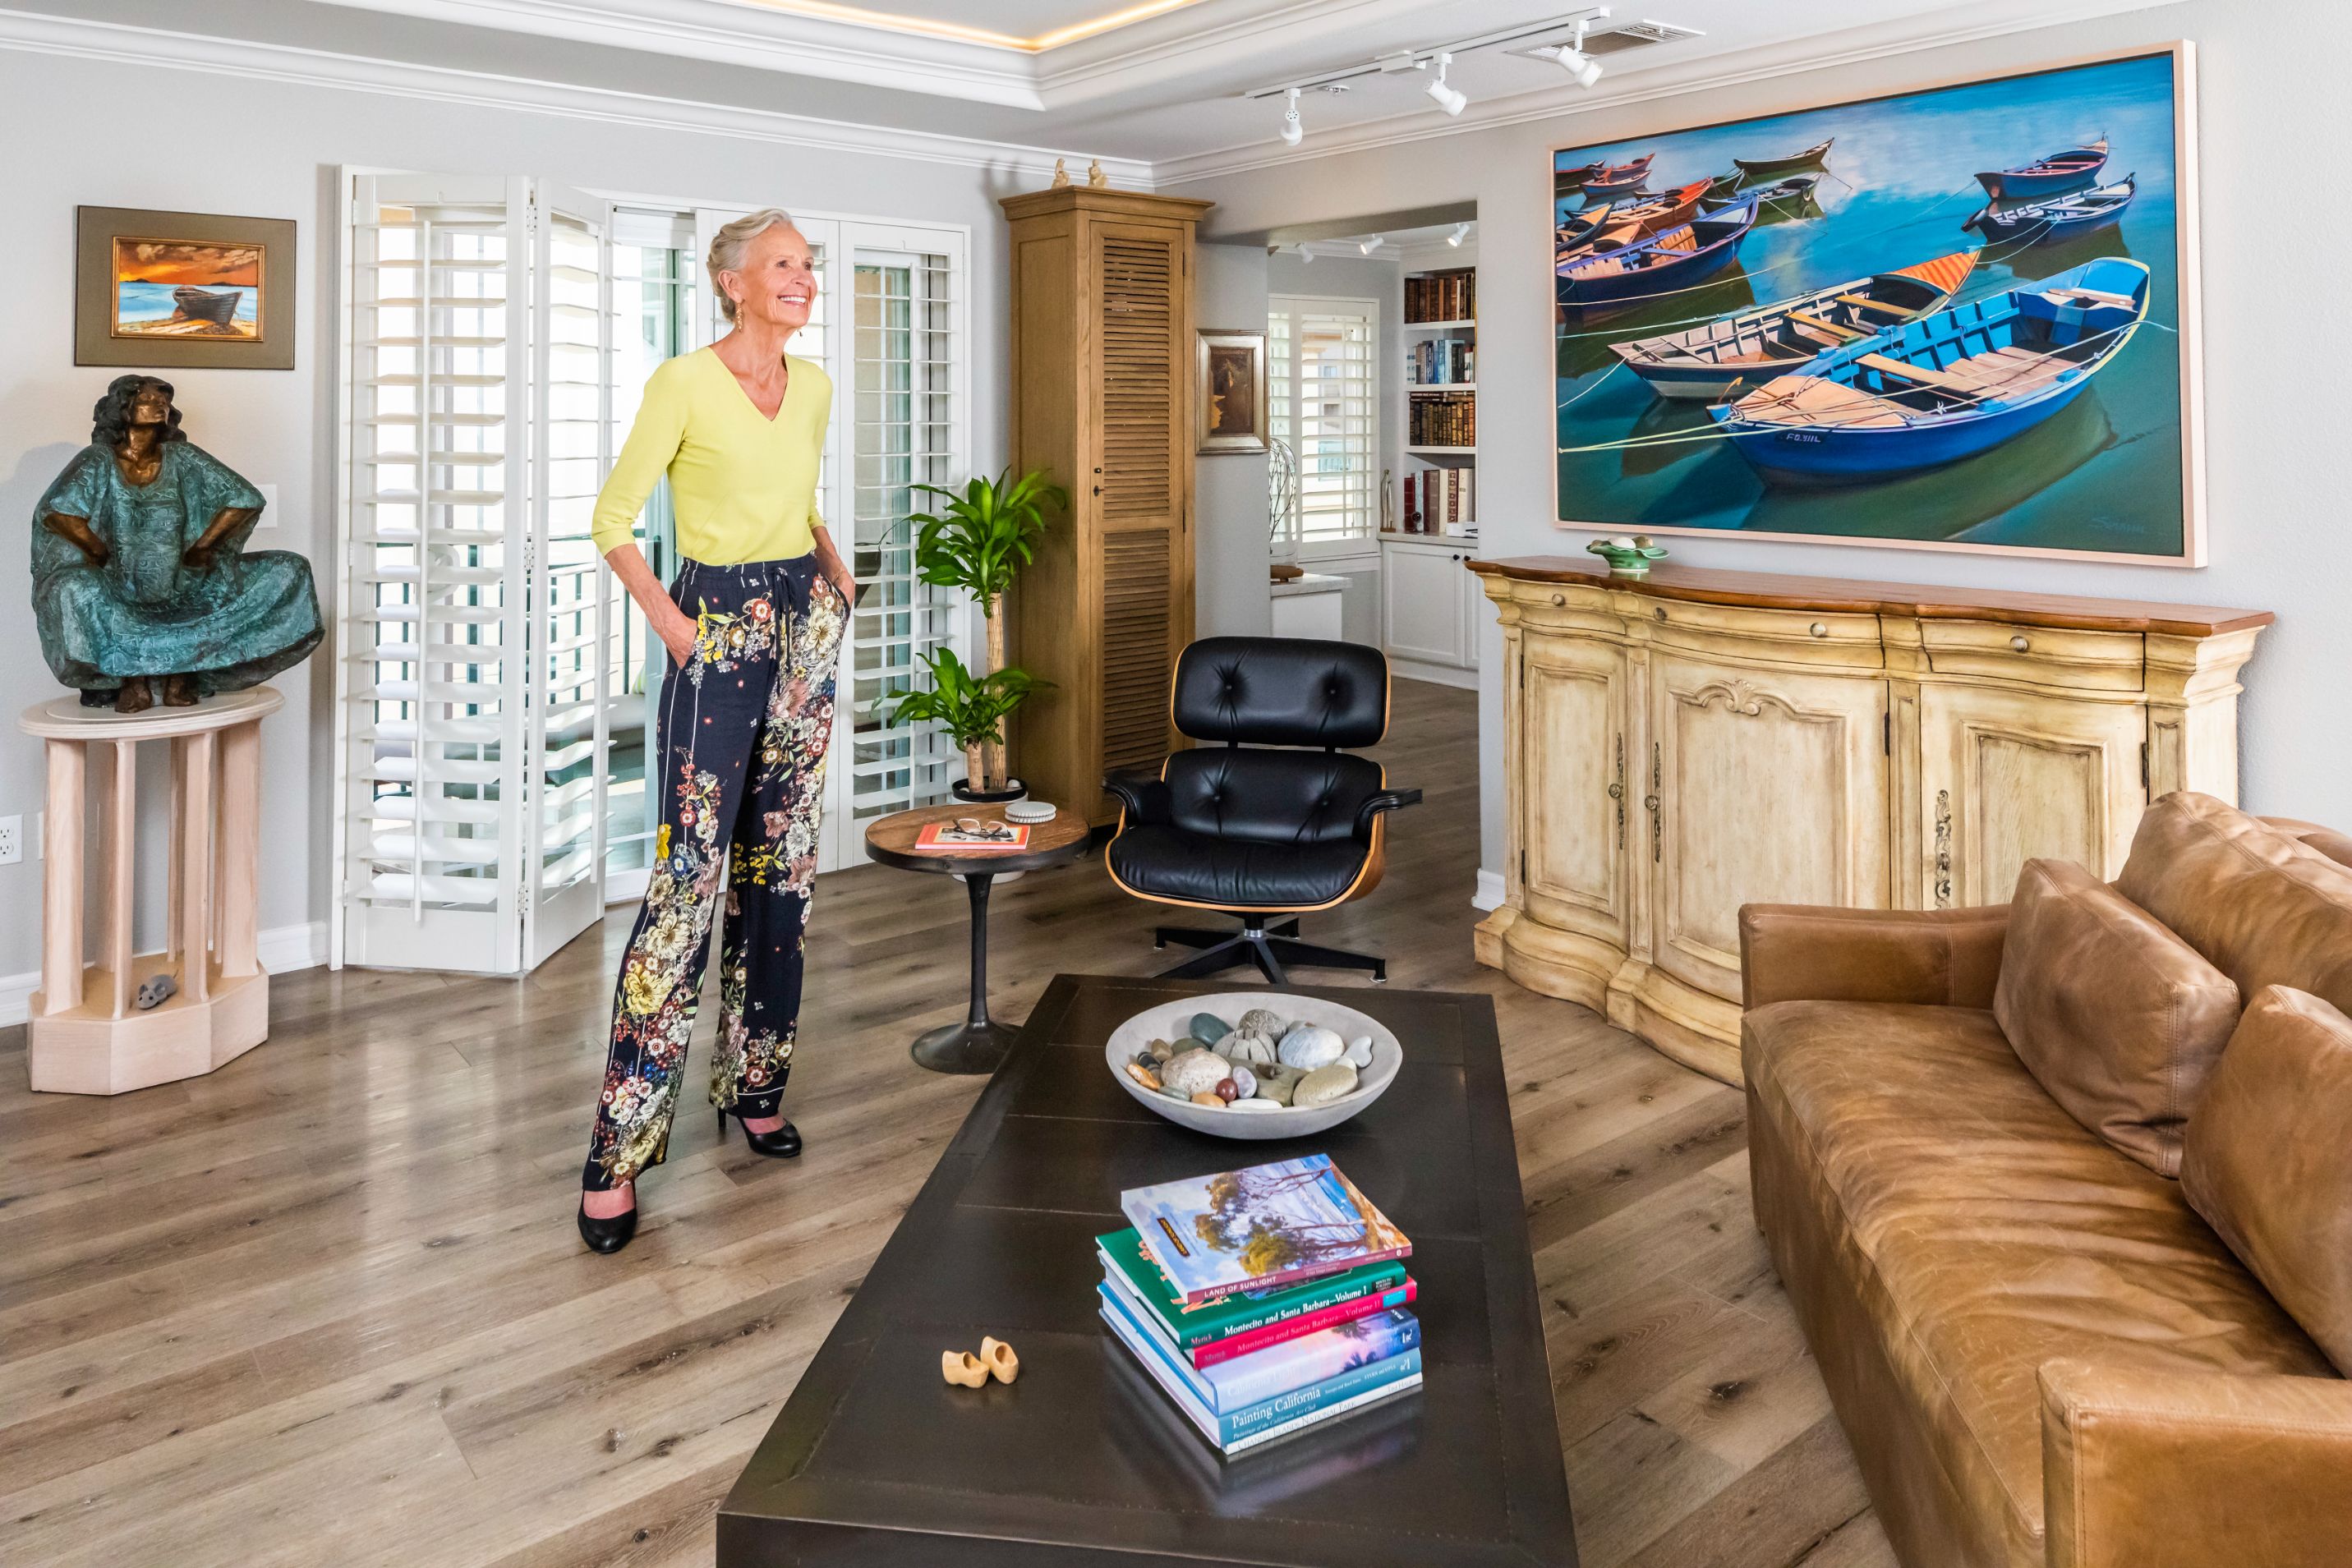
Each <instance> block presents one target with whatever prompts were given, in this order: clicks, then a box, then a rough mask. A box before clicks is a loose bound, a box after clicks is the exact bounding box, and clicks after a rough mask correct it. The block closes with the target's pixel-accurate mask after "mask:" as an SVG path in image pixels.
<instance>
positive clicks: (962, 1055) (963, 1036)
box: [908, 1019, 1021, 1073]
mask: <svg viewBox="0 0 2352 1568" xmlns="http://www.w3.org/2000/svg"><path fill="white" fill-rule="evenodd" d="M1020 1038H1021V1031H1020V1030H1017V1029H1015V1028H1013V1026H1012V1025H1011V1024H1002V1023H998V1022H996V1021H995V1020H994V1019H990V1020H988V1021H986V1022H984V1023H951V1024H949V1025H948V1026H946V1027H945V1028H944V1029H935V1030H928V1031H926V1032H925V1033H922V1034H919V1035H917V1036H916V1037H915V1046H914V1049H913V1050H912V1051H908V1055H910V1056H912V1057H913V1058H914V1059H915V1061H916V1063H917V1064H918V1065H919V1066H922V1067H928V1068H929V1069H930V1070H931V1071H934V1072H971V1073H978V1072H993V1071H996V1064H997V1063H998V1062H1000V1061H1003V1060H1004V1053H1005V1052H1006V1051H1010V1050H1012V1049H1013V1041H1014V1040H1018V1039H1020Z"/></svg>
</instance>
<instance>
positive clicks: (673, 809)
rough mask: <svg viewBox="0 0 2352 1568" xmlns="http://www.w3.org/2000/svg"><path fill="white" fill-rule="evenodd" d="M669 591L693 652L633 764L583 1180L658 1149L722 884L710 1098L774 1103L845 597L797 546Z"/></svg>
mask: <svg viewBox="0 0 2352 1568" xmlns="http://www.w3.org/2000/svg"><path fill="white" fill-rule="evenodd" d="M670 597H671V598H672V599H673V600H674V601H676V602H677V607H678V608H679V609H680V610H683V611H685V612H688V614H691V615H692V616H693V617H694V618H695V643H694V653H693V655H692V657H690V658H688V660H687V661H686V663H685V664H683V665H680V664H677V663H676V662H675V661H673V662H672V663H671V665H670V667H669V669H668V671H667V674H665V675H664V677H663V681H662V695H661V723H660V728H659V738H658V744H657V747H656V756H655V757H652V758H648V759H647V761H646V789H648V790H651V791H656V792H657V795H656V798H657V799H658V800H659V801H660V805H661V823H660V826H659V827H658V828H657V829H656V831H655V835H654V864H653V873H652V876H651V879H650V880H649V881H648V882H647V883H646V903H645V907H644V908H643V909H641V910H639V911H638V913H637V924H636V927H635V931H634V932H633V933H632V934H631V935H630V937H629V949H628V953H627V955H626V956H625V957H624V958H623V959H622V960H621V977H620V983H619V986H618V988H617V989H616V992H615V995H614V999H613V1051H612V1056H611V1058H610V1060H609V1061H607V1062H606V1064H605V1068H604V1092H603V1093H602V1095H601V1096H600V1097H599V1100H598V1103H597V1107H596V1127H595V1132H594V1134H593V1136H592V1137H591V1139H590V1141H589V1145H588V1165H587V1169H586V1171H585V1173H584V1174H583V1177H582V1183H583V1186H586V1187H587V1188H588V1189H590V1190H592V1191H602V1190H604V1189H606V1188H609V1187H614V1186H620V1185H621V1184H622V1183H623V1182H626V1181H633V1180H635V1177H636V1176H637V1173H638V1172H640V1171H642V1170H644V1169H645V1168H646V1166H656V1165H659V1164H660V1163H661V1161H662V1156H663V1155H664V1154H665V1153H666V1152H667V1148H668V1145H669V1128H670V1119H671V1117H672V1115H673V1114H674V1113H676V1111H677V1096H678V1087H679V1083H680V1082H681V1078H680V1075H681V1074H682V1073H683V1071H685V1067H686V1041H687V1037H688V1035H689V1034H691V1033H692V1032H693V1030H694V1014H695V1009H696V1006H697V1004H698V1000H699V997H700V992H701V989H702V978H703V968H704V964H705V960H706V958H707V956H708V955H709V951H710V940H709V938H710V922H711V917H712V915H713V913H714V912H715V910H716V908H717V906H718V905H719V903H720V901H721V898H722V896H723V898H724V901H725V904H726V910H727V915H726V925H725V929H724V931H723V932H722V933H721V935H720V939H719V969H720V973H719V1012H720V1016H719V1042H718V1050H717V1052H716V1054H715V1057H714V1059H713V1061H712V1062H711V1065H710V1099H711V1103H713V1104H716V1105H719V1106H722V1107H732V1108H733V1110H734V1111H735V1113H737V1114H738V1115H741V1116H753V1117H765V1116H772V1115H775V1114H776V1113H777V1109H778V1107H779V1105H780V1104H781V1103H782V1100H783V1093H784V1078H785V1075H786V1074H787V1073H788V1072H790V1071H791V1070H792V1064H793V1043H794V1040H795V1039H796V1037H797V1035H798V1032H799V1027H800V1005H801V949H802V944H803V940H804V936H805V932H806V929H807V925H808V915H809V894H810V884H811V883H814V881H815V878H816V854H817V837H816V833H817V809H818V806H819V803H820V800H821V797H822V795H823V793H824V754H825V744H826V742H827V741H829V740H830V739H831V738H832V736H833V673H834V663H835V658H836V657H837V655H838V654H839V653H840V650H841V643H842V638H843V634H844V632H845V630H846V627H847V620H848V616H847V607H846V606H845V605H844V604H843V602H842V601H841V595H840V594H839V592H838V591H835V589H834V587H833V585H832V584H831V583H830V582H828V581H827V580H825V578H824V574H823V573H822V572H820V571H819V570H817V566H816V558H815V557H814V555H805V556H799V557H795V558H794V559H791V560H774V561H756V562H752V563H751V564H749V565H744V566H717V567H714V566H703V565H699V564H698V563H696V562H693V561H688V562H687V563H686V566H685V567H684V569H683V570H680V571H679V573H678V576H677V582H675V583H674V584H672V586H671V589H670ZM722 871H723V873H724V876H725V881H726V886H725V888H724V890H723V893H722V889H721V887H720V878H721V875H722Z"/></svg>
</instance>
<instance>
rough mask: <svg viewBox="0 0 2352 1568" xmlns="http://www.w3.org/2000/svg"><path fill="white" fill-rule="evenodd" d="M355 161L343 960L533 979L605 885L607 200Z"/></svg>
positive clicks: (337, 918)
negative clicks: (602, 563)
mask: <svg viewBox="0 0 2352 1568" xmlns="http://www.w3.org/2000/svg"><path fill="white" fill-rule="evenodd" d="M346 178H347V181H348V184H347V187H346V190H345V193H344V194H345V196H346V199H347V202H348V208H347V220H346V238H347V245H346V246H345V260H346V267H347V271H346V277H345V279H344V300H345V312H346V315H345V321H344V335H343V345H342V347H343V357H344V366H343V369H344V392H345V400H344V409H345V421H346V423H345V424H344V427H343V430H342V447H343V450H342V453H341V463H340V465H339V469H340V480H341V491H342V500H343V503H344V506H343V513H344V528H343V537H342V551H341V560H340V562H339V563H338V564H339V570H340V573H341V595H340V600H339V630H340V636H339V639H338V644H337V653H338V679H337V694H336V695H337V701H336V739H337V757H336V791H337V794H336V803H335V822H336V834H335V838H336V855H337V876H338V883H339V885H338V896H337V898H336V901H335V908H334V913H333V921H332V925H333V930H332V933H331V948H332V954H333V958H334V961H335V962H337V963H338V964H341V963H352V964H366V965H373V966H383V967H428V968H444V969H458V970H468V971H475V972H486V973H513V972H516V971H519V970H521V969H524V968H528V967H530V966H531V965H533V964H535V963H537V962H538V961H539V960H540V959H541V958H542V957H544V956H546V955H547V954H548V953H549V952H551V951H553V950H554V948H555V947H557V946H561V945H562V942H563V941H564V940H566V939H568V938H569V937H570V936H572V935H573V934H575V933H576V932H577V931H578V930H580V929H581V928H582V926H583V925H585V924H586V923H587V922H588V921H589V920H593V918H594V917H595V915H596V913H597V912H598V910H599V908H600V906H601V902H602V898H601V872H602V868H601V865H600V864H599V861H598V857H597V855H596V854H595V853H594V845H595V843H596V842H597V836H598V834H599V832H600V831H601V826H600V823H599V822H598V821H597V812H596V810H595V800H596V797H597V794H598V792H599V791H600V790H601V787H602V786H601V780H602V774H603V747H604V715H603V701H602V695H603V685H604V664H603V660H602V659H601V657H599V656H597V654H598V653H600V651H601V646H600V643H599V638H600V637H601V630H602V626H603V624H604V613H605V610H604V602H603V598H602V596H603V592H604V590H603V587H602V584H601V582H600V581H599V580H597V579H596V577H595V576H594V575H593V573H585V572H582V571H580V570H578V569H577V564H576V562H575V561H574V560H573V559H572V558H573V557H574V556H575V555H576V554H577V553H579V550H580V549H582V548H584V547H583V546H580V545H578V544H577V543H576V542H575V538H574V536H579V535H584V533H585V529H586V522H585V511H584V508H585V507H586V506H587V505H588V502H587V501H584V500H582V499H581V498H580V497H582V495H583V493H584V495H585V496H587V497H591V498H593V495H594V491H595V488H596V486H597V485H598V484H600V483H601V482H602V478H603V474H604V464H605V458H606V451H607V445H606V441H605V438H604V434H603V432H602V425H601V422H600V420H599V417H598V413H597V410H598V409H599V408H600V407H601V402H599V400H600V399H601V398H602V397H603V395H604V392H603V390H602V380H603V371H602V369H601V366H602V361H603V358H604V355H606V354H607V353H608V352H609V336H608V326H607V323H608V322H609V308H608V307H607V305H606V292H605V291H606V290H607V289H608V288H609V277H608V275H609V260H608V256H607V253H606V247H605V224H606V215H605V214H604V209H603V206H602V204H598V203H593V202H589V201H586V200H584V199H582V198H576V197H570V196H562V197H557V196H556V194H555V193H553V192H552V191H551V190H550V189H548V188H545V187H541V186H536V185H534V183H532V182H530V181H528V180H524V179H520V178H507V179H499V178H487V177H466V176H436V175H418V174H394V173H373V174H352V175H347V176H346ZM583 384H584V390H583ZM583 400H584V402H583ZM583 407H584V408H585V410H586V412H585V413H583V412H582V410H583ZM592 559H593V556H592ZM583 780H584V781H585V782H584V783H583V782H582V781H583ZM583 884H584V885H583ZM583 912H584V913H583Z"/></svg>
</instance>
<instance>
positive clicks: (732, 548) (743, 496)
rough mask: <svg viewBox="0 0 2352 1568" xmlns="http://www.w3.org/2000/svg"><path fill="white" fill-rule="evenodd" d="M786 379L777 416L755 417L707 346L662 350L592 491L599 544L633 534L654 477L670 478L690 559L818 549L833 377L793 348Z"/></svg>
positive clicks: (717, 560)
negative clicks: (664, 355)
mask: <svg viewBox="0 0 2352 1568" xmlns="http://www.w3.org/2000/svg"><path fill="white" fill-rule="evenodd" d="M784 358H785V362H786V363H787V364H788V365H790V366H791V367H792V379H791V381H790V382H789V383H788V384H787V385H786V386H785V388H784V402H783V406H782V407H781V408H779V409H778V410H776V417H775V418H774V419H772V420H769V419H762V418H761V417H760V411H759V410H758V409H757V408H755V407H753V406H752V403H751V395H750V394H749V393H747V392H744V390H743V387H742V383H740V382H738V381H736V379H735V372H734V371H730V370H729V369H728V368H727V366H726V364H725V362H724V361H721V360H720V359H719V356H718V355H717V354H715V353H713V352H712V351H711V350H709V349H698V350H695V351H694V352H693V353H690V354H680V355H679V356H677V358H676V359H674V360H667V361H663V362H662V364H661V365H660V366H659V367H658V368H656V370H655V371H654V373H653V374H652V375H651V376H650V377H648V378H647V379H646V397H645V402H643V403H642V404H641V405H640V406H639V407H638V409H637V419H636V423H635V424H633V425H631V426H630V427H629V439H628V440H627V441H626V442H625V443H624V444H623V445H622V447H621V455H620V457H619V459H618V460H617V461H616V462H614V465H613V472H612V475H611V476H609V477H608V478H606V479H605V481H604V489H603V490H602V491H601V492H599V493H598V495H597V497H596V512H595V519H594V525H593V527H594V534H595V539H596V553H597V554H599V555H603V554H604V553H606V552H608V551H610V550H611V549H614V547H615V546H617V545H624V544H626V543H628V542H629V541H630V539H631V538H632V536H633V532H634V529H635V525H636V520H637V514H638V513H639V512H640V511H642V510H643V509H644V508H645V504H646V497H647V496H650V495H652V494H653V490H654V485H655V483H656V481H657V480H659V479H660V478H661V476H663V475H664V474H665V473H667V475H668V476H669V491H670V499H671V502H672V504H673V506H674V507H675V509H676V511H677V548H678V551H679V553H681V554H682V555H684V556H685V557H686V559H688V560H698V561H700V562H702V563H703V564H704V565H706V566H735V565H739V564H740V563H741V562H744V561H747V560H783V559H789V558H791V557H793V556H796V555H806V554H807V553H808V552H809V551H810V550H812V549H815V548H816V538H815V536H814V533H813V532H812V531H811V530H812V529H814V528H816V527H818V526H819V525H821V524H823V523H824V517H822V516H820V515H819V514H818V512H817V509H816V477H817V463H818V459H819V457H820V456H821V455H822V453H823V451H824V429H825V422H826V421H827V420H828V419H829V418H830V417H831V415H832V413H833V378H832V377H830V376H828V375H826V374H825V373H824V367H822V366H820V365H818V364H816V363H815V362H814V361H809V360H803V359H802V358H800V357H799V356H797V355H793V354H788V355H786V356H785V357H784Z"/></svg>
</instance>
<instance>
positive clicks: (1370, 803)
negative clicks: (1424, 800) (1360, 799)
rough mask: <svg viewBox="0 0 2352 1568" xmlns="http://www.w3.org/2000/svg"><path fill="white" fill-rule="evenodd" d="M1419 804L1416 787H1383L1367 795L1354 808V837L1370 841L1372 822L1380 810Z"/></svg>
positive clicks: (1392, 809) (1398, 808) (1365, 841)
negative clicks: (1375, 792)
mask: <svg viewBox="0 0 2352 1568" xmlns="http://www.w3.org/2000/svg"><path fill="white" fill-rule="evenodd" d="M1420 804H1421V791H1420V790H1418V789H1383V790H1381V792H1380V793H1379V794H1377V795H1367V796H1365V797H1364V803H1363V804H1362V805H1360V806H1359V807H1357V808H1356V839H1357V841H1358V842H1360V843H1367V844H1368V843H1370V842H1371V841H1372V823H1373V821H1374V820H1375V819H1377V818H1378V817H1379V816H1380V814H1381V812H1382V811H1394V810H1400V809H1401V808H1402V807H1406V806H1418V805H1420Z"/></svg>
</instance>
